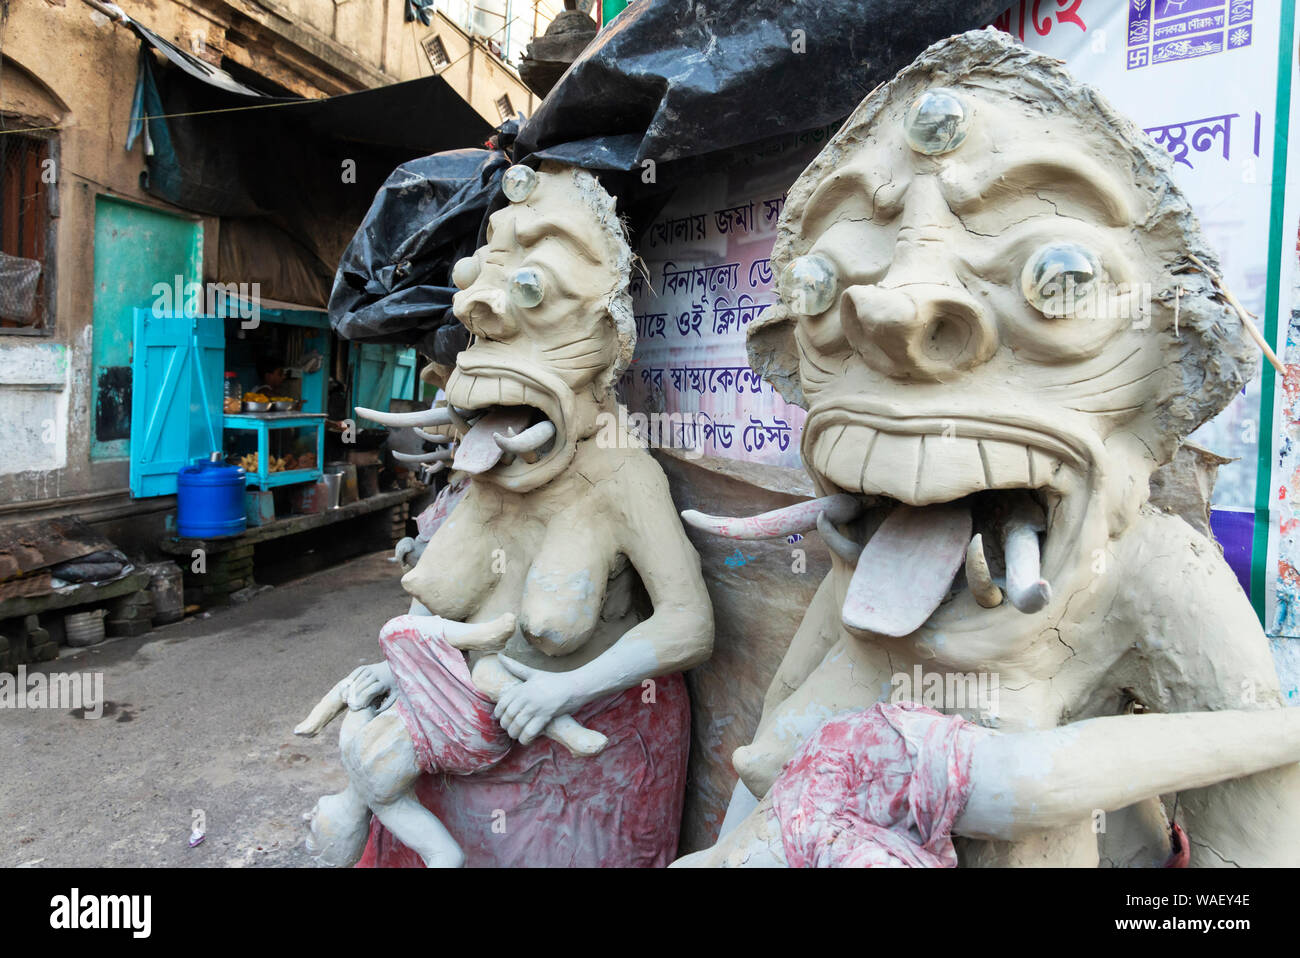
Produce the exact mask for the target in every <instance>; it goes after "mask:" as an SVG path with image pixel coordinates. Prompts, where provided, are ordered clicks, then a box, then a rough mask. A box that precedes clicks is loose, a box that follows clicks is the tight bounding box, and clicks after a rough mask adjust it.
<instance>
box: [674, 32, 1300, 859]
mask: <svg viewBox="0 0 1300 958" xmlns="http://www.w3.org/2000/svg"><path fill="white" fill-rule="evenodd" d="M1214 263H1215V259H1214V256H1213V254H1212V253H1211V252H1210V250H1209V249H1208V248H1207V246H1206V243H1205V240H1204V238H1203V236H1202V235H1201V232H1200V228H1199V226H1198V224H1197V222H1196V220H1195V217H1194V215H1193V213H1192V211H1191V209H1190V207H1189V205H1188V203H1187V200H1186V199H1185V198H1184V197H1183V195H1182V194H1181V193H1180V192H1179V190H1178V188H1177V187H1176V186H1175V184H1174V182H1173V180H1172V178H1171V166H1170V161H1169V158H1168V156H1167V155H1166V153H1165V152H1164V151H1163V150H1160V149H1159V148H1158V147H1156V146H1155V145H1154V144H1152V143H1151V141H1150V140H1149V139H1148V138H1147V137H1146V136H1145V134H1143V133H1142V132H1141V131H1140V130H1138V129H1137V128H1136V127H1135V126H1134V125H1133V124H1132V123H1131V122H1130V121H1129V120H1128V119H1126V118H1124V117H1122V116H1120V115H1119V114H1117V113H1116V112H1115V111H1114V110H1113V109H1112V108H1111V107H1110V106H1109V105H1108V104H1107V103H1106V102H1105V101H1104V100H1103V99H1102V98H1101V96H1100V95H1099V94H1098V93H1097V92H1096V91H1095V90H1093V89H1091V88H1089V87H1086V86H1083V85H1081V84H1078V83H1077V82H1075V81H1074V80H1072V79H1071V78H1070V77H1069V76H1068V74H1067V73H1066V72H1065V71H1064V69H1063V68H1062V67H1061V65H1060V63H1059V62H1058V61H1055V60H1051V59H1049V58H1047V57H1044V56H1041V55H1039V54H1036V53H1034V52H1032V51H1030V50H1028V49H1026V48H1025V47H1024V46H1022V45H1020V44H1018V43H1016V42H1015V41H1014V40H1013V39H1011V38H1009V37H1008V36H1006V35H1005V34H1003V33H1000V32H997V31H992V30H988V31H975V32H971V33H967V34H963V35H961V36H957V37H952V38H949V39H947V40H945V41H943V42H941V43H938V44H936V45H934V46H933V47H931V48H930V49H929V50H927V51H926V52H925V53H924V54H922V55H921V57H919V58H918V59H917V60H916V61H915V62H914V63H913V64H912V65H911V66H909V67H908V68H907V69H905V70H904V71H902V72H901V73H900V74H899V75H898V76H897V77H896V78H895V79H894V80H893V81H891V82H890V83H888V84H887V85H885V86H883V87H881V88H879V89H877V90H876V91H875V92H874V93H872V94H871V95H870V96H868V97H867V99H866V100H865V101H864V102H863V103H862V104H861V105H860V106H859V107H858V109H857V110H856V111H855V112H854V114H853V115H852V116H851V117H850V118H849V120H848V121H847V122H846V123H845V125H844V126H843V128H842V129H841V130H840V131H839V132H838V133H837V134H836V136H835V137H834V138H833V139H832V140H831V141H830V143H829V144H828V145H827V147H826V149H825V150H824V151H823V152H822V153H821V154H820V155H819V156H818V157H817V159H816V160H814V161H813V163H812V164H811V165H810V166H809V167H808V168H807V169H806V170H805V171H804V173H803V174H802V175H801V176H800V177H799V179H798V181H797V182H796V183H795V184H794V186H793V187H792V188H791V190H790V193H789V199H788V202H787V204H786V206H785V209H784V212H783V214H782V216H781V219H780V223H779V227H778V239H777V243H776V246H775V249H774V251H773V265H774V268H775V269H776V271H777V272H778V274H779V276H780V279H779V289H780V292H781V297H782V306H780V307H779V308H778V309H777V310H774V311H773V313H774V315H772V316H771V318H770V319H768V320H767V321H765V322H763V323H761V324H755V325H754V326H752V327H750V331H749V350H750V360H751V363H752V365H753V366H754V368H755V369H757V370H759V371H761V372H762V373H763V374H764V376H765V377H766V378H767V379H768V380H769V381H770V382H772V383H773V384H774V385H775V386H776V388H777V389H779V390H780V391H781V393H782V394H783V395H784V396H785V397H786V398H787V400H789V401H791V402H797V403H799V404H800V405H803V406H804V407H805V408H806V409H807V410H808V418H807V423H806V425H805V427H804V431H803V436H802V445H801V454H802V458H803V461H804V464H805V467H806V468H807V469H808V471H809V473H810V474H811V475H812V477H813V479H814V481H815V485H816V487H817V489H818V491H819V494H820V496H821V498H819V499H817V500H814V501H811V502H805V503H802V504H800V505H798V506H795V507H792V508H791V509H788V510H782V511H778V512H776V513H768V514H766V515H764V516H759V517H756V518H753V519H729V518H718V517H710V516H703V515H700V514H698V513H684V514H683V515H684V517H685V518H686V519H687V520H688V521H689V522H691V523H692V524H693V525H696V526H698V527H700V528H702V529H706V530H709V531H711V532H714V533H716V534H720V535H726V536H733V537H737V538H762V537H773V536H784V535H789V534H791V533H795V532H806V531H808V530H810V529H812V528H817V529H819V530H821V533H822V535H823V537H824V538H825V540H826V542H827V544H828V546H830V548H831V550H832V552H833V553H834V558H833V568H832V571H831V573H830V574H829V575H828V577H827V578H826V580H825V581H824V582H823V583H822V585H821V587H820V588H819V590H818V592H817V594H816V597H815V598H814V600H813V603H812V605H811V606H810V607H809V609H808V611H807V614H806V616H805V618H804V620H803V623H802V625H801V627H800V629H799V630H798V632H797V634H796V635H795V637H794V639H793V640H792V642H791V645H790V647H789V649H788V652H787V654H786V656H785V659H784V660H783V662H782V664H781V666H780V668H779V670H778V672H777V675H776V676H775V678H774V680H773V682H772V684H771V687H770V689H769V691H768V694H767V697H766V700H765V703H764V709H763V715H762V718H761V720H760V724H759V727H758V730H757V732H756V734H755V737H754V740H753V742H752V743H751V744H750V745H748V746H746V747H744V748H741V749H738V750H737V751H736V753H735V755H734V765H735V768H736V770H737V772H738V773H739V775H740V779H741V783H742V784H741V785H740V787H738V789H737V793H736V795H735V797H734V798H733V804H732V808H731V809H730V810H729V813H728V820H727V822H726V823H725V824H724V834H723V837H722V839H721V841H720V842H719V844H718V845H717V846H715V847H714V848H713V849H709V850H706V851H705V852H702V853H698V854H697V855H694V856H690V857H689V858H688V859H684V860H683V862H682V863H683V864H697V865H698V864H768V865H781V864H792V865H809V864H879V863H893V864H898V863H902V864H931V865H953V864H957V863H958V862H960V863H961V864H963V865H1029V864H1045V865H1097V864H1099V863H1103V862H1104V863H1107V864H1121V865H1151V864H1158V863H1161V862H1165V861H1166V860H1169V859H1170V858H1171V856H1172V857H1173V858H1174V859H1175V860H1177V859H1179V857H1180V855H1181V858H1182V859H1186V858H1187V857H1188V855H1187V853H1188V851H1189V848H1188V846H1187V841H1188V840H1190V861H1191V864H1194V865H1206V866H1210V865H1224V864H1229V863H1231V864H1237V865H1271V864H1288V865H1296V864H1300V765H1296V764H1294V763H1296V762H1297V761H1300V712H1297V711H1295V710H1285V709H1283V708H1282V704H1283V703H1282V699H1281V696H1280V693H1279V688H1278V681H1277V677H1276V673H1275V670H1274V666H1273V662H1272V659H1271V657H1270V653H1269V649H1268V645H1267V642H1266V639H1265V636H1264V634H1263V632H1262V630H1261V628H1260V625H1259V622H1258V620H1257V619H1256V618H1255V615H1254V613H1253V611H1252V609H1251V606H1250V604H1249V602H1248V600H1247V598H1246V596H1245V595H1244V594H1243V593H1242V590H1241V588H1240V586H1239V585H1238V583H1237V581H1236V579H1235V578H1234V576H1233V574H1232V572H1231V571H1230V570H1229V568H1228V566H1227V564H1226V563H1225V562H1224V560H1223V558H1222V557H1221V555H1220V551H1219V549H1218V547H1217V546H1216V545H1215V544H1214V543H1213V542H1211V541H1209V540H1207V539H1206V538H1204V537H1202V536H1201V535H1200V534H1199V533H1197V532H1196V531H1194V530H1193V529H1192V528H1191V527H1190V526H1188V525H1187V524H1186V523H1185V522H1183V521H1182V520H1181V519H1179V518H1177V517H1175V516H1171V515H1167V514H1164V513H1162V512H1160V511H1158V510H1156V509H1155V508H1153V507H1151V506H1150V505H1148V503H1147V497H1148V492H1149V487H1148V479H1149V477H1150V475H1151V473H1152V471H1153V470H1155V469H1156V468H1157V467H1158V466H1160V465H1162V464H1164V463H1166V462H1168V461H1169V460H1170V459H1171V458H1172V457H1173V455H1174V453H1175V452H1176V450H1177V449H1178V446H1179V443H1180V442H1181V441H1182V438H1183V437H1185V436H1186V435H1187V434H1188V433H1190V432H1191V431H1192V430H1193V429H1195V428H1196V427H1197V426H1198V425H1200V424H1201V423H1202V422H1204V421H1206V420H1207V419H1209V418H1210V417H1212V416H1213V415H1215V414H1216V413H1217V412H1219V411H1220V410H1221V409H1223V408H1224V406H1225V405H1227V403H1228V402H1229V401H1230V400H1231V398H1232V397H1233V395H1234V394H1235V393H1236V392H1237V391H1238V390H1240V389H1241V387H1242V385H1243V384H1244V383H1245V382H1247V381H1248V380H1249V378H1250V376H1251V374H1252V371H1253V363H1254V361H1255V356H1254V352H1255V347H1254V346H1253V344H1251V342H1250V340H1249V339H1248V338H1247V336H1246V330H1245V329H1244V328H1243V325H1242V324H1243V320H1244V317H1243V316H1241V315H1240V313H1239V312H1238V310H1237V309H1235V308H1234V306H1233V305H1232V303H1233V301H1232V300H1231V298H1230V297H1229V296H1228V295H1227V293H1226V291H1225V290H1224V289H1223V288H1222V286H1221V284H1220V281H1219V279H1218V276H1217V274H1216V273H1214V272H1213V269H1214V266H1213V265H1212V264H1214ZM912 675H916V676H925V680H924V684H925V686H926V692H927V695H926V701H925V703H924V704H926V705H937V706H938V709H939V711H938V712H936V711H934V710H933V709H925V708H921V707H919V706H918V705H914V704H912V703H914V702H920V701H921V689H920V688H918V687H916V684H915V683H914V684H913V686H912V687H911V689H910V692H909V694H906V695H902V696H901V697H900V696H899V695H898V694H897V693H898V691H899V689H900V688H905V686H903V685H901V684H900V682H899V677H900V676H904V677H910V676H912ZM976 675H982V676H991V678H992V680H993V681H994V682H995V683H996V687H997V689H998V693H999V694H998V695H997V696H996V697H995V701H993V702H990V701H989V700H988V699H987V697H986V698H984V699H983V700H979V701H972V700H971V698H973V697H972V696H969V695H967V694H965V693H967V692H969V690H970V683H969V682H963V681H960V680H961V679H962V677H963V676H969V677H973V676H976ZM954 676H955V677H956V678H957V679H958V680H959V681H953V679H954ZM932 679H933V680H934V681H931V680H932ZM930 693H933V694H934V697H935V698H934V701H931V700H930ZM891 699H892V701H891ZM940 713H944V714H940ZM1150 713H1164V714H1150ZM1175 713H1191V714H1175ZM787 763H789V764H787ZM1175 792H1176V793H1177V805H1178V816H1177V817H1178V825H1181V826H1182V827H1181V828H1180V827H1177V826H1172V827H1171V824H1170V822H1169V821H1168V819H1167V817H1166V808H1165V806H1164V805H1162V803H1161V799H1160V796H1162V795H1164V796H1166V797H1172V796H1171V793H1175ZM758 800H761V803H760V804H759V806H758V807H757V808H755V806H754V803H755V802H756V801H758ZM900 809H901V811H900ZM747 813H748V814H747ZM746 816H747V817H746ZM738 821H739V822H740V824H738V825H737V824H736V822H738ZM1183 829H1185V832H1184V831H1183ZM953 835H956V836H958V838H957V841H956V843H955V845H954V842H953V840H952V837H951V836H953Z"/></svg>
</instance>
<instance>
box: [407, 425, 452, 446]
mask: <svg viewBox="0 0 1300 958" xmlns="http://www.w3.org/2000/svg"><path fill="white" fill-rule="evenodd" d="M415 434H416V435H417V436H419V437H420V438H421V439H423V440H424V441H425V442H431V443H434V444H435V445H439V446H441V445H444V444H446V443H449V442H451V436H443V435H439V434H437V433H432V432H425V431H424V430H423V429H421V428H420V427H419V426H416V427H415Z"/></svg>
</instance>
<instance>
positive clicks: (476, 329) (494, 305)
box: [452, 283, 516, 340]
mask: <svg viewBox="0 0 1300 958" xmlns="http://www.w3.org/2000/svg"><path fill="white" fill-rule="evenodd" d="M452 312H454V313H455V314H456V318H457V319H459V320H460V321H461V322H462V323H464V324H465V326H466V327H468V328H469V331H470V332H472V333H474V334H475V335H478V336H483V337H485V338H487V339H496V340H501V339H508V338H509V337H510V336H512V335H514V333H515V332H516V327H515V322H514V320H513V319H511V318H510V301H509V300H508V299H507V298H506V294H505V292H504V291H503V290H500V289H496V288H495V287H493V286H490V285H488V284H486V283H476V284H475V285H474V286H471V287H470V288H469V289H466V290H462V291H461V292H459V293H457V294H456V296H455V298H454V299H453V300H452Z"/></svg>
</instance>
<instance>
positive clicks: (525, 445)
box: [492, 419, 555, 462]
mask: <svg viewBox="0 0 1300 958" xmlns="http://www.w3.org/2000/svg"><path fill="white" fill-rule="evenodd" d="M492 438H493V439H494V440H496V444H497V446H499V447H500V448H501V451H502V452H510V453H514V454H515V455H517V456H519V458H521V459H523V461H524V462H536V461H537V450H539V449H541V448H542V446H544V445H546V444H547V443H548V442H550V441H551V440H552V439H554V438H555V424H554V423H552V422H551V421H550V420H549V419H546V420H543V421H542V422H539V423H537V424H536V425H534V426H529V427H528V428H527V429H525V430H524V431H523V432H521V433H520V434H519V435H517V436H516V435H514V434H513V433H512V434H511V435H509V436H503V435H501V433H499V432H494V433H493V434H492Z"/></svg>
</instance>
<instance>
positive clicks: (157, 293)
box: [90, 196, 203, 459]
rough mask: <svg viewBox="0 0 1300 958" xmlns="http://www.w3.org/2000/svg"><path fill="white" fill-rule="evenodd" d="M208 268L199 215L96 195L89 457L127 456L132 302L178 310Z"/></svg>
mask: <svg viewBox="0 0 1300 958" xmlns="http://www.w3.org/2000/svg"><path fill="white" fill-rule="evenodd" d="M202 273H203V224H202V223H201V222H199V221H198V220H197V219H195V218H191V217H184V216H177V215H174V214H172V213H168V212H165V211H163V210H156V209H151V208H149V207H146V206H138V205H136V204H135V203H128V202H125V201H123V200H119V199H115V198H113V197H109V196H97V197H95V301H94V312H93V318H94V329H95V339H94V348H93V359H94V368H93V370H92V375H93V377H94V378H93V386H94V399H93V402H94V419H93V421H92V423H91V432H90V457H91V459H125V458H127V456H128V453H129V448H130V438H129V437H130V435H131V394H132V385H131V324H132V317H133V316H134V310H135V309H137V308H142V307H143V308H153V307H154V306H155V305H158V306H159V307H160V308H161V309H162V310H163V311H164V312H173V311H177V312H179V311H180V310H181V309H182V308H183V306H182V304H181V303H176V302H175V299H176V298H177V295H176V291H177V290H178V289H179V290H181V291H182V295H184V290H185V287H186V285H187V284H191V283H198V282H200V281H201V280H202V278H203V276H202ZM164 288H165V289H167V290H169V292H167V293H166V294H164V293H163V289H164ZM160 300H162V301H161V302H160ZM200 309H202V307H200Z"/></svg>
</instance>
